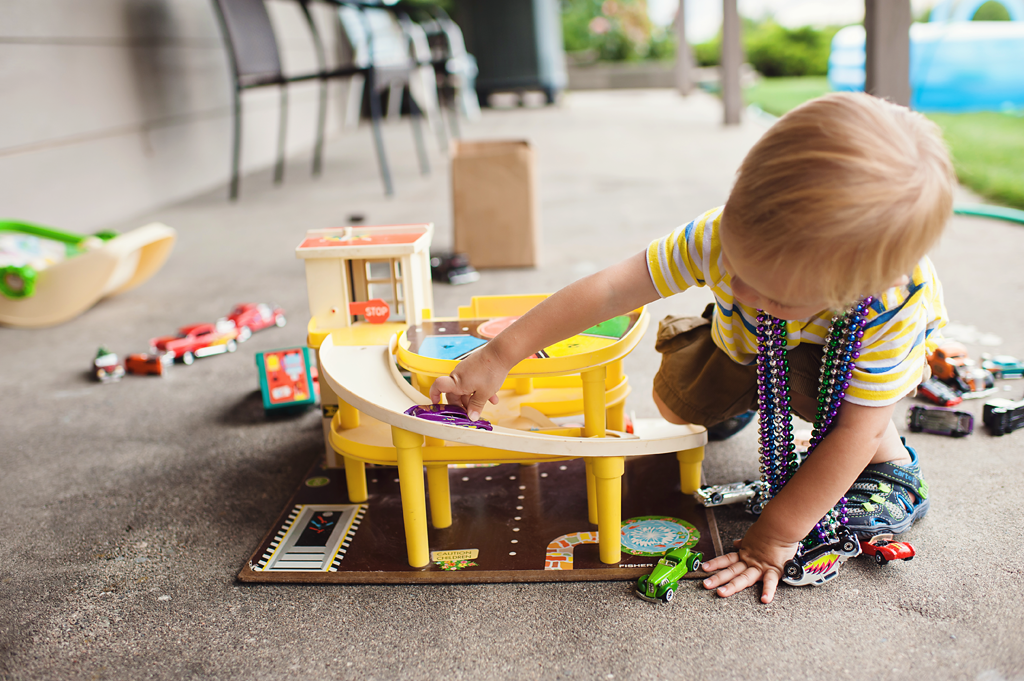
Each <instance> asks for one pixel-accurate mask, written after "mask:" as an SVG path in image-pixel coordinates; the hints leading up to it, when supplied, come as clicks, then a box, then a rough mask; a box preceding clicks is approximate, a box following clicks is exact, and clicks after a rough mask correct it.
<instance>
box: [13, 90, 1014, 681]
mask: <svg viewBox="0 0 1024 681" xmlns="http://www.w3.org/2000/svg"><path fill="white" fill-rule="evenodd" d="M720 118H721V110H720V105H719V104H718V102H717V101H716V100H713V99H711V98H709V97H707V96H705V95H699V94H698V95H694V96H692V97H690V98H687V99H682V98H679V97H678V96H676V95H675V94H673V93H672V92H670V91H621V92H589V93H570V94H569V95H567V97H566V98H565V100H564V102H563V103H562V104H561V106H559V107H553V108H545V109H512V110H498V111H486V112H485V113H484V118H483V120H482V121H481V122H479V123H476V124H473V125H468V126H466V130H465V132H466V136H467V137H468V138H472V139H492V138H516V139H519V138H525V139H529V140H530V141H531V143H532V144H533V145H534V148H535V149H536V152H537V157H538V173H539V191H540V204H541V216H542V229H543V249H544V262H543V265H542V266H541V267H538V268H537V269H534V270H506V271H489V272H485V273H484V274H483V276H482V278H481V280H480V281H479V282H478V283H475V284H471V285H467V286H461V287H448V286H440V285H438V286H435V289H434V290H435V297H436V314H438V315H451V314H454V313H455V308H456V305H457V304H459V303H462V302H465V301H466V300H468V298H469V297H470V296H472V295H478V294H492V293H531V292H547V291H553V290H555V289H557V288H559V287H561V286H563V285H565V284H567V283H569V282H570V281H573V280H574V279H577V278H579V277H580V276H583V275H585V274H588V273H590V272H593V271H596V270H597V269H599V268H601V267H604V266H606V265H609V264H611V263H613V262H615V261H617V260H619V259H621V258H622V257H625V256H627V255H629V254H632V253H635V252H637V251H639V250H640V249H642V248H643V247H644V246H645V245H646V244H647V243H648V242H649V241H650V240H651V239H653V238H655V237H657V236H660V235H662V234H664V233H666V232H668V231H670V230H671V229H673V228H674V227H676V226H677V225H679V224H681V223H683V222H686V221H688V220H690V219H692V218H693V217H694V216H696V215H698V214H699V213H700V212H701V211H703V210H705V209H706V208H709V207H712V206H715V205H719V204H721V203H722V202H723V201H724V200H725V198H726V195H727V192H728V189H729V186H730V183H731V178H732V175H733V173H734V171H735V168H736V166H737V165H738V163H739V161H740V160H741V158H742V157H743V155H744V154H745V152H746V150H747V149H748V148H749V146H750V145H751V144H752V143H753V142H754V141H755V140H756V139H757V138H758V136H759V135H760V134H761V133H762V132H763V130H764V128H763V127H762V126H760V125H759V124H757V123H754V122H748V123H746V124H745V125H743V126H741V127H738V128H731V129H726V128H723V127H722V126H721V124H720ZM386 134H387V140H388V144H389V150H390V152H391V158H392V161H393V163H394V166H395V168H394V174H395V181H396V187H397V196H396V197H395V198H393V199H386V198H384V197H383V196H382V194H381V190H380V183H379V179H378V177H377V173H376V165H375V162H374V158H373V155H372V147H371V144H370V140H369V131H368V130H367V129H365V128H362V129H359V130H358V131H355V132H351V133H347V134H346V135H344V136H342V137H340V138H336V139H334V140H332V141H331V142H330V145H329V149H328V158H327V163H326V168H325V172H324V176H323V177H322V178H320V179H316V180H314V179H312V178H310V177H309V176H308V163H309V159H308V158H306V157H304V156H303V157H297V158H294V159H291V161H290V163H289V167H288V177H287V179H286V182H285V184H284V185H283V186H281V187H273V186H272V185H271V182H270V175H269V172H264V173H259V174H256V175H254V176H250V177H246V178H245V179H244V182H243V185H242V198H241V200H240V201H239V202H238V203H237V204H230V203H229V202H228V201H227V200H226V198H225V196H226V192H225V191H224V190H218V191H216V192H211V193H210V194H207V195H204V196H200V197H197V198H195V199H193V200H191V201H188V202H185V203H182V204H179V205H174V206H169V207H167V208H164V209H161V210H157V211H154V212H152V213H151V214H148V215H141V216H138V218H137V219H134V220H131V221H126V222H125V223H123V224H120V225H109V227H113V228H120V229H122V230H123V229H130V228H132V227H135V226H138V225H142V224H145V223H147V222H149V221H152V220H159V221H162V222H165V223H166V224H168V225H171V226H173V227H175V228H176V229H177V230H178V232H179V241H178V244H177V246H176V249H175V252H174V254H173V255H172V257H171V259H170V261H169V262H168V263H167V265H166V266H165V268H164V269H163V271H161V272H160V273H159V274H158V275H157V276H156V277H154V279H153V280H151V281H150V282H148V283H146V284H145V285H144V286H142V287H140V288H139V289H136V290H135V291H131V292H129V293H127V294H125V295H122V296H120V297H117V298H114V299H111V300H108V301H105V302H103V303H101V304H99V305H98V306H96V307H95V308H94V309H93V310H90V311H89V312H87V313H86V314H84V315H83V316H81V317H80V318H78V319H76V320H74V321H72V322H70V323H67V324H64V325H62V326H59V327H57V328H53V329H45V330H15V329H0V357H2V358H3V369H2V370H0V386H2V390H0V471H2V476H0V517H2V518H3V522H2V523H0V604H2V606H0V678H2V679H108V678H109V679H136V678H156V679H186V678H189V679H190V678H203V679H205V678H223V679H232V678H242V677H247V678H262V679H284V678H289V679H328V678H338V679H387V678H403V679H405V678H408V679H436V678H442V677H446V678H453V679H489V678H516V679H518V678H540V677H545V678H586V679H625V678H630V677H635V678H645V679H646V678H714V679H791V678H814V677H828V678H836V679H847V678H851V679H852V678H857V679H898V678H909V677H915V678H935V679H946V678H953V679H961V678H963V679H982V680H984V681H995V680H997V679H1022V678H1024V606H1022V605H1021V602H1022V600H1024V579H1022V578H1024V530H1022V524H1021V510H1020V509H1021V502H1020V497H1018V496H1017V495H1018V494H1019V493H1020V490H1022V489H1024V465H1022V458H1021V457H1022V451H1024V446H1022V444H1024V432H1022V433H1015V434H1011V435H1008V436H1005V437H1002V438H995V437H992V436H990V435H989V434H988V433H987V432H985V430H984V429H983V428H981V427H980V414H981V406H982V405H981V403H980V402H977V401H976V402H972V403H967V404H965V407H966V409H968V410H970V411H971V412H973V413H974V414H975V415H976V417H977V418H978V422H979V427H978V430H977V431H976V432H975V433H974V434H973V435H971V436H970V437H968V438H965V439H959V440H954V439H949V438H943V437H940V436H934V435H924V434H910V435H909V437H908V439H909V441H910V442H911V444H913V445H914V446H915V447H917V448H918V450H919V451H920V452H921V455H922V462H923V467H924V472H925V475H926V478H927V480H928V482H929V483H930V485H931V490H932V495H933V496H932V498H933V503H932V508H931V511H930V513H929V515H928V516H927V517H926V518H925V519H924V520H922V521H921V522H920V523H918V524H917V526H915V527H914V528H913V529H912V531H911V532H909V533H908V534H907V535H906V537H907V538H908V539H909V540H911V541H912V542H913V543H914V544H915V545H916V546H917V549H918V551H919V557H918V558H917V559H916V560H914V561H913V562H912V563H906V564H904V563H900V564H894V565H890V566H887V567H885V568H883V569H879V568H877V567H876V566H875V565H874V564H873V563H870V562H868V561H866V560H854V561H851V562H850V563H847V565H846V566H844V568H843V570H842V571H841V573H840V575H839V578H838V579H836V580H834V581H833V582H831V583H829V584H827V585H825V586H823V587H820V588H799V589H794V588H782V589H781V590H780V592H779V594H778V595H777V597H776V600H775V602H774V603H773V604H771V605H769V606H764V605H761V604H760V603H759V602H758V597H759V595H760V590H759V589H750V590H748V591H746V592H743V593H742V594H740V595H737V596H734V597H732V598H729V599H720V598H718V597H716V596H715V595H714V594H713V593H710V592H706V591H705V590H704V589H703V588H702V587H700V586H699V583H697V582H689V583H688V584H687V586H685V587H684V588H683V589H682V590H681V592H680V594H679V595H678V597H677V598H676V600H675V601H674V602H673V603H672V604H670V605H668V606H656V605H652V604H650V603H646V602H643V601H641V600H639V599H637V598H636V597H635V596H634V595H633V593H632V589H631V587H630V584H629V583H627V582H614V581H609V582H582V583H552V584H496V585H441V586H409V585H403V586H375V585H370V586H285V585H272V586H263V585H243V584H241V583H238V582H237V581H236V580H235V575H236V574H237V572H238V570H239V569H240V568H241V567H242V565H243V564H244V562H245V561H246V560H247V558H248V556H249V555H250V553H251V552H252V550H253V549H254V548H255V547H256V545H257V543H258V542H259V540H260V539H261V538H262V536H263V534H264V533H265V532H266V531H267V529H268V528H269V527H270V526H271V524H272V523H273V521H274V519H275V518H276V516H277V514H278V513H279V512H280V510H281V509H282V507H283V505H284V504H285V502H286V501H287V499H288V497H289V496H290V495H291V493H292V492H293V491H294V490H295V488H296V487H297V485H298V484H299V483H300V481H301V480H302V477H303V475H304V473H305V472H306V470H307V469H308V467H309V466H310V464H311V463H312V462H313V461H314V459H315V458H316V457H317V456H319V455H321V453H322V448H323V443H322V436H321V433H320V429H319V420H318V417H317V415H316V414H314V413H309V414H306V415H305V416H302V417H298V418H292V419H273V420H268V419H266V418H264V416H263V413H262V408H261V406H260V402H259V399H258V397H256V396H255V395H254V393H253V390H254V389H255V388H256V376H255V372H254V365H253V355H254V353H255V352H256V351H259V350H264V349H269V348H273V347H281V346H283V345H286V344H288V343H300V342H302V341H303V339H304V325H305V322H306V320H307V310H308V308H307V303H306V289H305V278H304V274H303V267H302V263H301V262H300V261H298V260H296V259H295V257H294V248H295V246H296V245H297V244H298V243H299V241H300V239H301V237H302V235H303V234H304V232H305V230H307V229H310V228H321V227H329V226H338V225H341V224H345V223H346V222H347V221H348V217H349V216H350V215H352V214H357V213H358V214H362V215H364V216H365V217H366V223H367V224H389V223H391V224H393V223H401V222H426V221H431V222H434V223H435V224H436V225H437V236H436V239H435V249H436V250H444V249H445V248H446V247H448V246H449V245H450V244H451V216H450V206H449V186H448V178H447V163H446V161H445V160H444V159H443V157H442V156H441V155H440V154H439V153H438V148H437V145H436V144H434V145H433V146H432V148H431V154H432V159H433V163H434V172H433V174H432V175H430V176H429V177H420V176H419V175H418V173H417V170H416V163H415V155H414V154H413V151H412V143H411V134H410V133H409V130H408V124H407V123H405V122H403V123H401V124H396V125H392V126H389V127H388V129H387V131H386ZM429 142H433V140H432V139H428V143H429ZM224 161H225V164H226V163H227V159H226V158H225V159H224ZM961 198H962V199H964V200H973V199H972V197H970V196H969V195H967V194H966V192H964V193H963V195H962V196H961ZM1022 254H1024V229H1022V228H1021V227H1020V226H1013V225H1010V224H1007V223H1000V222H996V221H991V220H984V219H980V218H960V217H957V218H954V219H953V220H952V221H951V223H950V226H949V229H948V231H947V234H946V236H945V238H944V240H943V242H942V244H941V246H940V247H939V249H938V250H937V252H936V253H935V254H934V259H935V262H936V264H937V266H938V269H939V271H940V273H941V274H942V276H943V281H944V285H945V295H946V303H947V306H948V309H949V313H950V317H951V318H952V320H954V321H956V322H958V323H961V324H966V325H973V326H975V327H977V329H978V330H980V331H983V332H986V333H990V334H996V335H998V336H999V337H1001V338H1002V340H1003V343H1002V345H1000V346H998V347H990V346H980V345H972V344H968V347H969V349H970V351H971V354H972V356H975V357H977V356H979V355H980V353H981V352H983V351H997V352H1001V353H1006V354H1013V355H1016V356H1018V357H1021V356H1024V315H1021V313H1020V312H1019V309H1020V303H1019V301H1020V300H1021V296H1022V295H1024V278H1022V277H1021V275H1020V260H1021V256H1022ZM709 299H710V297H709V296H708V295H707V294H706V292H704V291H691V292H688V293H686V294H683V295H681V296H677V297H675V298H673V299H670V300H666V301H661V302H659V303H657V304H655V305H653V306H652V307H653V310H652V311H653V317H654V319H659V318H660V317H661V316H663V315H665V314H697V313H699V312H700V310H701V309H703V306H704V304H705V303H706V302H707V301H708V300H709ZM242 301H266V302H275V303H277V304H279V305H281V306H283V307H284V308H285V309H286V310H287V311H288V313H289V317H290V320H291V323H290V324H289V325H288V326H287V327H286V328H285V329H283V330H274V331H267V332H265V333H261V334H257V335H255V336H254V337H253V339H252V340H251V341H249V342H248V343H246V344H245V345H243V346H241V347H240V349H239V351H238V352H237V353H235V355H232V356H227V357H222V358H211V359H208V360H202V361H200V362H197V363H196V364H195V365H194V366H192V367H187V368H183V367H180V366H176V367H174V368H173V369H172V370H171V372H170V374H169V375H168V376H167V377H166V378H164V379H145V378H136V377H128V378H126V379H125V380H123V381H122V382H121V383H119V384H116V385H100V384H97V383H93V382H91V381H90V380H89V379H88V377H87V375H86V369H87V367H88V366H89V364H90V362H91V360H92V357H93V354H94V353H95V350H96V347H97V346H98V345H100V344H105V345H108V346H110V347H111V348H112V349H114V350H116V351H118V352H119V353H127V352H136V351H141V350H144V349H145V348H146V347H147V345H148V339H149V338H151V337H153V336H157V335H162V334H165V333H169V332H171V331H172V330H173V329H175V328H177V327H179V326H181V325H184V324H188V323H193V322H196V321H204V320H210V319H214V318H216V317H218V316H221V315H223V314H225V313H226V312H227V311H228V310H229V309H230V308H231V307H232V306H233V305H234V304H235V303H238V302H242ZM653 336H654V330H653V329H651V330H649V331H648V334H647V338H646V339H645V340H644V341H642V342H641V345H640V347H639V348H638V349H637V350H636V351H635V352H634V353H633V354H632V355H631V356H630V357H629V359H628V362H627V367H626V369H627V373H628V375H629V376H630V381H631V384H632V385H633V388H634V389H633V393H632V396H631V397H630V401H629V405H628V409H630V410H632V411H635V413H636V414H637V415H638V416H654V415H656V411H655V409H654V406H653V404H652V403H651V400H650V397H649V394H650V387H651V382H652V379H653V375H654V371H655V370H656V368H657V364H658V355H657V353H655V351H654V349H653ZM1006 385H1009V386H1010V388H1011V390H1010V391H1008V392H1004V393H1002V395H1003V396H1008V397H1012V398H1014V399H1020V398H1021V393H1022V389H1024V382H1022V381H1017V382H1012V381H1010V382H1006ZM911 403H912V401H911V400H905V401H904V402H903V403H901V404H900V405H899V407H898V408H897V415H898V418H899V419H902V418H903V415H904V413H905V411H906V409H907V408H908V407H909V405H910V404H911ZM755 451H756V434H755V429H754V428H748V429H747V430H746V431H744V432H742V433H740V434H739V435H738V436H736V437H735V438H733V439H731V440H729V441H726V442H723V443H713V444H711V445H710V446H709V447H708V458H707V460H706V462H705V475H706V478H707V479H708V481H710V482H715V483H718V482H731V481H734V480H740V479H744V478H753V477H756V475H757V461H756V456H755ZM718 521H719V527H720V530H721V533H722V539H723V543H724V544H725V545H726V546H729V545H731V542H732V541H733V540H734V539H736V538H738V537H740V536H742V534H743V532H744V531H745V529H746V527H748V526H749V523H750V520H749V518H748V517H747V516H745V515H744V514H743V513H742V511H741V510H739V509H738V508H736V507H727V508H725V509H723V510H720V511H719V512H718Z"/></svg>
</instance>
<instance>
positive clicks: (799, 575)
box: [782, 527, 860, 586]
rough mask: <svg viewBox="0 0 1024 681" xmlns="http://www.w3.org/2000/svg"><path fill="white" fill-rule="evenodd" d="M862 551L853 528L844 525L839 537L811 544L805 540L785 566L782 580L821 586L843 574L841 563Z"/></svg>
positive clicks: (793, 583)
mask: <svg viewBox="0 0 1024 681" xmlns="http://www.w3.org/2000/svg"><path fill="white" fill-rule="evenodd" d="M859 555H860V544H859V543H858V541H857V538H856V537H855V536H854V535H853V533H852V532H850V530H848V529H847V528H845V527H842V528H840V530H839V536H838V537H837V538H836V540H835V541H833V542H829V543H827V544H818V545H817V546H813V547H811V548H809V549H808V548H806V547H804V545H803V544H801V545H800V546H799V547H798V548H797V550H796V555H795V556H793V558H792V559H790V560H787V561H786V564H785V565H783V566H782V581H784V582H785V583H786V584H789V585H790V586H806V585H808V584H809V585H811V586H821V585H822V584H824V583H825V582H827V581H829V580H830V579H832V578H833V577H835V576H836V575H837V574H839V566H840V565H842V564H843V563H845V562H846V561H847V559H849V558H853V557H855V556H859Z"/></svg>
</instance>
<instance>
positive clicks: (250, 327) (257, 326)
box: [227, 303, 287, 343]
mask: <svg viewBox="0 0 1024 681" xmlns="http://www.w3.org/2000/svg"><path fill="white" fill-rule="evenodd" d="M227 318H228V319H230V320H231V321H233V322H234V323H235V326H236V327H237V328H238V342H239V343H244V342H245V341H247V340H249V336H251V335H252V334H253V333H255V332H256V331H262V330H263V329H265V328H267V327H269V326H284V325H285V324H286V323H287V320H286V319H285V318H284V310H282V309H281V308H279V307H271V306H270V305H266V304H264V303H240V304H238V305H235V308H234V309H233V310H231V313H230V314H229V315H228V316H227Z"/></svg>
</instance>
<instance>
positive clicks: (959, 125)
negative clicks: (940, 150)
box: [928, 111, 1024, 209]
mask: <svg viewBox="0 0 1024 681" xmlns="http://www.w3.org/2000/svg"><path fill="white" fill-rule="evenodd" d="M928 118H930V119H932V120H933V121H935V122H936V123H938V124H939V127H941V128H942V133H943V135H944V136H945V138H946V143H947V144H949V148H950V150H951V151H952V152H953V165H955V166H956V175H957V177H958V178H959V179H960V182H962V183H963V184H964V185H966V186H968V187H970V188H971V189H973V190H974V191H976V192H978V193H979V194H981V195H982V196H984V197H985V198H987V199H991V200H992V201H995V202H997V203H1002V204H1004V205H1007V206H1010V207H1012V208H1020V209H1024V118H1022V117H1020V116H1014V115H1009V114H1003V113H996V112H991V111H984V112H978V113H969V114H938V113H933V114H928Z"/></svg>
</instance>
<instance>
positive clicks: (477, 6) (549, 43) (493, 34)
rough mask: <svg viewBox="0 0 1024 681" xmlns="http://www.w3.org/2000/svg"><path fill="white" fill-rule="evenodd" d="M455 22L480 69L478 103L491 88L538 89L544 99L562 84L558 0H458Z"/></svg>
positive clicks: (552, 98) (551, 100)
mask: <svg viewBox="0 0 1024 681" xmlns="http://www.w3.org/2000/svg"><path fill="white" fill-rule="evenodd" d="M457 16H458V18H459V24H460V25H461V26H462V31H463V33H464V34H465V36H466V47H467V49H468V51H469V52H470V53H471V54H473V55H474V56H475V57H476V60H477V66H478V68H479V70H480V72H479V74H478V75H477V78H476V91H477V94H478V95H479V97H480V103H481V104H484V105H486V104H487V98H488V97H489V96H490V95H491V94H493V93H495V92H516V91H526V90H540V91H542V92H543V93H544V95H545V97H546V98H547V101H548V103H549V104H552V103H554V102H555V100H556V99H557V98H558V93H559V92H561V91H562V90H563V89H565V86H566V83H567V82H568V78H567V76H566V71H565V48H564V47H563V45H562V15H561V8H560V4H559V2H558V0H460V1H459V3H458V14H457Z"/></svg>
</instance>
